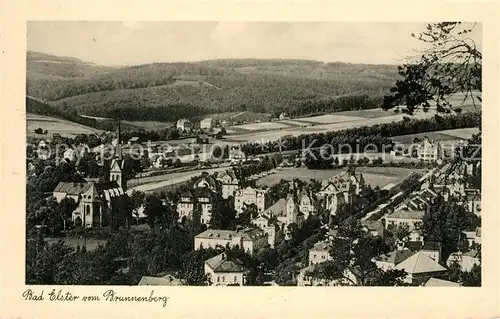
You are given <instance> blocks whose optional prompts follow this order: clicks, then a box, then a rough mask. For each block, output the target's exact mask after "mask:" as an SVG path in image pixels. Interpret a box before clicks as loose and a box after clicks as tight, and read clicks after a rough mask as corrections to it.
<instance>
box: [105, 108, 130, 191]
mask: <svg viewBox="0 0 500 319" xmlns="http://www.w3.org/2000/svg"><path fill="white" fill-rule="evenodd" d="M114 155H115V156H114V158H113V159H112V160H111V166H110V169H109V180H110V181H116V182H117V183H118V186H119V187H121V188H122V189H125V188H126V185H127V183H126V181H124V180H123V174H122V169H123V154H122V145H121V127H120V118H118V128H117V132H116V146H115V154H114Z"/></svg>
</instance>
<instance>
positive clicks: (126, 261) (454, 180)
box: [27, 120, 481, 286]
mask: <svg viewBox="0 0 500 319" xmlns="http://www.w3.org/2000/svg"><path fill="white" fill-rule="evenodd" d="M203 122H205V120H203V121H201V123H200V126H202V125H203ZM187 123H188V122H187V121H185V120H182V121H179V122H178V123H177V126H176V129H177V130H178V133H180V134H181V135H182V134H186V133H187V132H186V130H185V128H184V127H182V125H186V124H187ZM205 130H206V129H205ZM200 132H203V131H202V130H200ZM218 132H220V131H218ZM109 134H111V135H112V138H111V144H110V145H109V146H107V147H105V146H104V144H100V145H98V146H97V147H93V148H90V147H89V145H87V144H85V143H84V141H85V140H90V138H89V137H86V136H77V137H76V138H75V139H74V140H73V141H72V142H73V143H78V140H79V141H80V144H79V145H78V147H75V148H68V149H67V150H66V151H64V152H59V156H60V157H59V158H55V156H56V155H55V152H54V154H51V155H50V156H46V155H47V154H49V153H50V152H48V151H47V150H48V149H49V148H52V147H53V146H54V147H55V142H57V141H58V139H61V137H59V136H55V137H52V138H51V140H50V139H49V138H47V136H46V135H45V136H43V137H42V138H40V139H39V140H38V144H35V145H37V148H36V149H32V150H31V151H32V152H34V154H32V155H33V156H30V157H29V158H33V160H28V163H27V165H28V174H29V177H28V182H29V185H28V187H31V186H32V184H33V186H34V187H37V188H42V189H44V190H47V191H48V192H43V193H40V190H39V189H34V190H33V194H30V192H29V193H28V195H35V196H39V197H38V198H39V200H38V201H36V202H35V201H30V203H33V205H29V206H28V212H27V213H28V226H31V227H30V229H29V230H30V231H32V232H33V233H32V235H33V236H31V237H29V238H33V239H32V240H33V245H35V246H36V245H40V243H38V244H37V243H36V238H39V237H42V238H43V237H44V240H45V242H48V243H58V242H60V243H64V246H59V248H58V249H61V250H62V251H50V250H49V251H48V252H47V253H49V254H50V253H58V254H68V253H70V252H69V250H75V249H76V252H73V254H83V253H82V251H84V252H85V254H86V255H85V256H86V257H83V256H82V257H81V258H85V259H87V258H88V259H87V260H86V263H87V262H90V260H91V258H89V257H90V256H92V255H93V254H95V256H96V258H97V255H103V254H104V255H103V256H108V257H109V258H111V257H113V258H112V259H111V260H108V262H109V265H108V266H107V267H110V269H109V271H110V272H112V273H110V274H109V276H110V277H111V278H115V279H114V280H117V281H118V283H122V284H139V285H171V284H176V285H183V284H186V285H204V284H210V285H256V284H258V285H289V284H294V285H299V286H311V285H367V284H368V283H369V282H371V283H372V284H381V285H387V284H391V283H395V282H397V283H399V284H401V285H404V284H408V285H439V284H445V285H459V283H457V282H456V281H457V278H456V277H457V271H462V272H470V271H472V270H473V269H475V268H474V267H475V265H476V266H477V265H479V264H480V245H481V225H480V214H481V204H480V203H481V185H480V170H481V166H480V165H481V162H480V160H473V161H457V158H453V157H450V158H447V156H446V154H447V152H445V149H444V147H443V146H442V143H440V142H433V141H429V139H426V138H424V139H423V140H422V141H421V142H419V143H417V144H416V145H414V146H415V150H416V152H414V154H413V155H411V154H406V156H403V155H401V158H406V159H407V160H410V159H413V162H399V163H393V162H391V163H386V162H384V160H383V159H382V158H381V157H377V158H372V159H371V160H370V159H368V158H366V157H361V158H360V159H358V160H357V161H355V160H354V156H353V155H351V157H350V158H349V157H348V158H346V159H343V160H340V161H339V159H338V156H331V157H330V159H329V161H330V169H325V170H323V171H322V172H323V173H327V174H328V173H330V174H329V176H327V177H323V175H322V177H320V178H317V179H314V178H313V175H310V177H311V178H310V179H307V178H302V179H300V178H295V177H294V173H293V172H295V171H299V170H302V171H314V172H316V171H317V170H315V169H314V168H312V169H308V168H307V166H306V165H307V164H306V163H309V162H314V160H313V159H312V158H305V157H308V156H309V157H311V156H310V155H308V156H304V155H303V154H305V152H303V151H302V152H300V151H299V152H292V153H291V154H290V153H289V152H288V154H290V155H284V154H283V153H279V152H277V153H273V154H266V155H265V156H263V157H259V156H247V155H246V154H245V153H244V152H243V151H242V150H241V149H244V147H242V146H241V145H240V146H237V145H234V144H233V145H231V146H228V145H226V151H227V152H228V154H227V156H226V157H225V158H224V157H222V158H221V159H220V160H215V161H211V158H210V157H207V156H205V157H204V158H196V157H194V156H191V154H188V153H187V152H185V153H183V155H178V154H174V156H176V158H175V159H173V158H172V157H170V158H169V157H166V155H165V154H167V156H168V155H169V154H173V151H172V150H171V149H168V150H167V151H165V152H163V153H160V152H158V151H153V152H149V153H148V151H143V152H142V154H136V153H131V152H130V150H131V149H134V147H132V146H133V145H135V146H136V147H135V149H141V148H142V149H147V147H148V146H149V150H151V149H152V148H151V147H150V146H151V141H147V142H143V143H142V144H141V143H137V142H138V139H137V138H136V137H131V138H130V139H129V140H128V141H127V142H126V143H125V142H124V141H123V140H122V137H121V135H122V134H121V133H120V125H119V124H118V130H117V132H115V133H114V134H113V133H109ZM109 134H106V135H103V136H100V137H99V136H94V137H93V138H94V139H97V140H98V141H105V140H106V138H107V137H108V136H109ZM113 136H114V138H113ZM201 139H205V140H203V141H201V143H199V142H200V140H201ZM188 140H189V139H188ZM217 141H219V140H218V139H217V137H208V135H199V136H198V137H196V138H195V140H194V142H195V143H197V144H196V145H198V146H210V145H212V144H211V142H213V143H217ZM51 143H53V144H52V145H51ZM133 143H135V144H133ZM198 143H199V144H198ZM202 143H203V144H202ZM467 144H468V142H467V141H465V140H458V141H457V143H456V144H455V145H456V147H457V148H458V147H465V146H466V145H467ZM399 146H400V147H403V148H404V145H403V146H402V145H399ZM170 148H171V147H170ZM75 149H76V151H77V152H79V153H76V154H75ZM104 149H108V150H111V153H110V154H107V155H106V154H105V153H104V151H103V150H104ZM187 149H188V150H189V148H187ZM213 149H214V150H216V149H217V148H213ZM219 150H220V149H219ZM125 151H128V153H126V154H125ZM158 153H159V154H158ZM284 153H286V152H284ZM391 153H392V154H394V151H389V152H387V155H388V156H390V155H391ZM151 154H155V155H152V156H151ZM340 155H342V154H340ZM383 155H384V154H383ZM412 156H413V158H412ZM158 157H161V158H162V161H163V162H165V161H168V162H169V163H170V166H171V167H172V170H175V172H177V171H179V169H181V170H182V171H183V172H192V174H193V176H192V177H190V175H188V178H187V179H186V180H185V181H182V179H181V182H178V183H176V184H173V185H172V184H171V185H169V186H168V187H166V188H165V187H163V188H160V189H162V190H161V191H154V190H153V191H146V192H141V191H138V190H136V188H139V189H140V186H141V185H139V186H136V187H135V188H134V187H129V186H128V184H129V181H130V180H131V179H132V180H133V179H134V178H135V175H144V176H146V175H148V174H147V173H148V172H149V173H153V172H155V171H159V172H163V173H165V172H164V170H165V168H166V167H168V165H161V166H160V165H154V163H157V162H158V160H157V158H158ZM180 158H182V162H181V160H180ZM186 158H188V159H186ZM324 158H325V156H323V157H321V161H325V160H324ZM391 158H392V157H391ZM318 159H319V157H318ZM78 161H79V162H78ZM77 162H78V163H77ZM145 162H147V164H146V165H145V166H146V168H149V169H148V170H146V169H144V168H143V167H142V165H144V163H145ZM175 162H177V163H179V162H181V163H183V164H181V165H179V164H177V165H175V164H174V163H175ZM48 163H57V165H55V166H50V165H49V166H46V165H47V164H48ZM100 164H101V165H100ZM152 164H153V165H152ZM391 165H392V166H394V169H395V170H397V169H399V170H405V169H408V170H409V171H411V172H410V173H409V174H406V176H404V177H403V178H400V179H398V180H397V181H396V183H389V184H387V185H385V186H384V187H382V188H381V187H380V186H383V185H382V184H380V183H378V182H377V180H376V179H374V178H373V177H374V176H377V175H382V174H380V173H379V174H374V173H373V171H374V169H380V168H385V169H386V170H388V169H389V170H390V168H391ZM178 166H184V167H178ZM212 166H216V171H213V172H209V171H207V170H206V169H205V167H212ZM313 166H314V165H313ZM398 166H399V167H398ZM405 167H406V168H405ZM370 169H371V170H370ZM287 171H290V172H291V174H289V175H288V176H289V178H282V179H281V180H279V181H278V182H277V183H275V184H268V185H261V186H257V184H256V181H259V180H261V179H262V178H265V177H269V176H273V175H279V174H280V173H283V172H287ZM318 171H319V170H318ZM363 171H365V172H366V173H365V174H363ZM174 174H176V173H171V175H174ZM151 175H152V174H151ZM49 176H50V178H52V180H49V179H48V178H47V177H49ZM283 176H286V175H283ZM325 176H326V175H325ZM68 177H69V179H68ZM65 178H66V179H67V181H63V180H61V181H59V179H65ZM143 178H148V177H147V176H146V177H143ZM478 178H479V183H478ZM139 180H140V178H139ZM56 181H57V183H56ZM371 181H373V182H375V183H378V184H377V185H373V184H370V182H371ZM50 184H52V185H55V187H53V188H52V191H51V190H50V187H51V186H49V185H50ZM149 184H154V182H153V183H147V184H145V186H147V185H149ZM47 195H48V196H47ZM449 205H450V207H448V206H449ZM444 207H446V208H444ZM437 209H439V210H442V209H446V210H447V215H445V216H433V214H435V212H434V210H437ZM44 215H45V216H44ZM442 218H446V219H445V220H441V219H442ZM442 223H445V224H446V225H449V227H450V228H449V229H447V230H446V233H445V232H444V231H443V230H442V229H441V227H442V226H441V225H442ZM37 236H38V237H37ZM123 236H124V237H123ZM145 239H146V240H148V241H149V243H148V244H147V245H148V246H149V247H150V249H151V252H150V253H151V254H155V253H156V254H157V255H155V256H154V258H155V259H156V258H160V260H161V259H163V260H161V262H159V263H157V264H156V265H151V264H149V265H148V263H151V262H153V263H156V262H157V260H147V259H148V258H147V257H146V256H140V257H139V256H136V255H135V254H139V253H140V251H134V250H135V249H147V248H146V247H147V246H144V247H140V246H141V245H146V243H145V242H143V241H144V240H145ZM168 239H170V240H174V241H178V242H179V243H178V245H182V246H183V247H175V249H180V250H181V251H182V253H179V255H177V256H176V257H175V260H165V258H168V257H167V256H169V255H170V256H171V255H172V254H173V253H174V251H175V250H172V251H170V249H174V248H173V247H170V245H172V243H168V244H166V247H162V246H160V243H161V241H165V240H168ZM124 240H125V241H127V242H129V243H128V244H127V245H126V246H125V247H124V246H123V244H124V242H123V241H124ZM130 241H132V242H130ZM134 242H135V243H134ZM29 243H30V242H29ZM181 243H182V244H181ZM361 243H363V246H362V247H358V248H357V249H368V247H370V245H374V248H373V251H370V254H369V255H368V256H363V258H368V259H366V260H359V261H352V260H351V261H350V262H348V263H346V264H345V269H338V268H331V269H330V268H328V267H338V266H339V265H337V264H334V263H333V262H332V259H333V258H334V257H333V255H332V253H331V252H332V249H334V248H333V247H335V249H342V248H341V247H352V245H354V247H353V248H351V249H353V250H352V254H355V252H356V245H361ZM344 245H349V246H344ZM365 245H368V246H365ZM113 246H114V247H113ZM134 246H137V247H134ZM63 247H64V248H66V249H67V250H64V249H63ZM53 249H55V248H53ZM113 249H114V250H113ZM143 253H144V252H143ZM148 254H149V252H148ZM181 254H182V257H185V258H187V260H186V259H185V260H182V259H181V258H180V257H181ZM103 256H101V258H104V257H103ZM61 257H62V256H61ZM151 257H152V256H151ZM351 257H353V256H351ZM72 258H79V257H77V256H74V257H72ZM138 258H143V260H137V259H138ZM353 258H355V259H354V260H356V258H359V257H358V256H354V257H353ZM137 262H144V263H146V264H143V265H140V266H139V265H137V264H135V263H137ZM175 263H177V265H176V264H175ZM357 263H359V264H357ZM366 263H369V264H370V266H369V267H368V269H363V267H366V266H365V265H366ZM163 265H164V266H163ZM167 265H168V266H170V265H171V268H173V269H175V270H170V269H168V268H170V267H168V268H167ZM185 265H189V267H192V268H190V269H182V267H183V266H185ZM96 266H97V265H96ZM162 266H163V267H162ZM73 267H81V266H80V265H76V264H75V265H73ZM136 267H139V268H136ZM179 267H180V268H181V269H179ZM328 269H329V270H328ZM333 269H335V271H340V272H339V274H340V275H339V276H338V278H335V279H331V278H329V277H328V276H327V271H333ZM169 270H170V271H169ZM398 270H400V271H404V275H402V273H401V272H396V271H398ZM81 271H83V269H82V270H81ZM186 272H189V273H186ZM388 272H389V273H390V274H392V275H393V276H397V277H394V278H392V279H387V278H386V277H384V276H387V275H386V274H387V273H388ZM458 273H459V272H458ZM75 275H76V274H73V275H72V276H75ZM453 276H455V277H453ZM56 278H57V277H56ZM56 278H54V279H53V280H57V281H55V282H58V280H62V281H59V282H63V283H64V282H66V280H68V281H69V282H73V281H75V283H77V282H79V280H89V282H85V281H84V282H83V283H88V284H91V283H95V284H99V283H102V282H99V279H98V278H87V279H83V278H78V277H76V278H75V277H70V278H64V279H63V278H60V279H56ZM103 279H104V278H103ZM106 279H107V278H106ZM396 279H397V280H396ZM383 280H386V282H383Z"/></svg>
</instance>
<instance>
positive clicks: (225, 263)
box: [205, 253, 246, 273]
mask: <svg viewBox="0 0 500 319" xmlns="http://www.w3.org/2000/svg"><path fill="white" fill-rule="evenodd" d="M205 264H206V265H208V266H209V267H210V268H211V269H212V271H213V272H215V273H217V272H234V273H241V272H245V271H246V268H245V267H244V266H243V263H242V262H241V261H240V260H237V259H228V257H227V256H226V254H224V253H222V254H219V255H217V256H215V257H212V258H210V259H208V260H206V261H205Z"/></svg>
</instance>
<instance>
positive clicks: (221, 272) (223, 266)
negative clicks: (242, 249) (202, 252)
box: [204, 253, 248, 286]
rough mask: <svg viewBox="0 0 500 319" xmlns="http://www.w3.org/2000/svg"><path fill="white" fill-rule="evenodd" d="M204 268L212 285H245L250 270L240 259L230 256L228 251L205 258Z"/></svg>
mask: <svg viewBox="0 0 500 319" xmlns="http://www.w3.org/2000/svg"><path fill="white" fill-rule="evenodd" d="M204 270H205V275H206V276H207V277H208V279H209V281H210V284H211V285H212V286H229V285H232V286H233V285H234V286H243V285H244V284H245V274H246V273H247V272H248V269H247V268H245V266H244V265H243V263H242V262H241V261H240V260H237V259H232V258H230V257H228V256H227V254H226V253H222V254H219V255H217V256H215V257H212V258H210V259H208V260H205V264H204Z"/></svg>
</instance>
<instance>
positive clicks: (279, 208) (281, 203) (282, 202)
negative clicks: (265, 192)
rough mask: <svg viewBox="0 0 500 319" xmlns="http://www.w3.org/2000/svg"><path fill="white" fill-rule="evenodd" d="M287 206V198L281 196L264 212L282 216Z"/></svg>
mask: <svg viewBox="0 0 500 319" xmlns="http://www.w3.org/2000/svg"><path fill="white" fill-rule="evenodd" d="M285 208H286V199H284V198H280V199H278V201H277V202H276V203H274V204H273V205H271V206H270V207H269V208H267V209H266V210H265V211H264V214H267V215H269V216H281V215H282V214H283V212H284V211H285Z"/></svg>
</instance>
